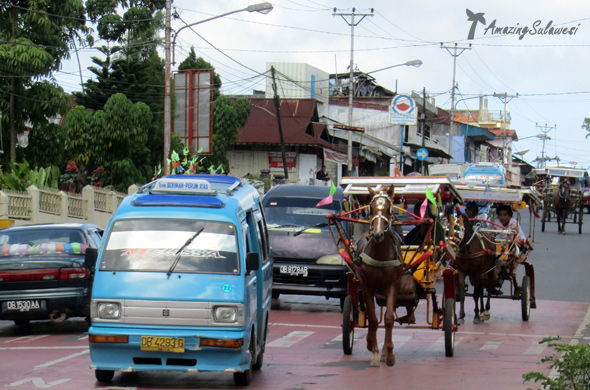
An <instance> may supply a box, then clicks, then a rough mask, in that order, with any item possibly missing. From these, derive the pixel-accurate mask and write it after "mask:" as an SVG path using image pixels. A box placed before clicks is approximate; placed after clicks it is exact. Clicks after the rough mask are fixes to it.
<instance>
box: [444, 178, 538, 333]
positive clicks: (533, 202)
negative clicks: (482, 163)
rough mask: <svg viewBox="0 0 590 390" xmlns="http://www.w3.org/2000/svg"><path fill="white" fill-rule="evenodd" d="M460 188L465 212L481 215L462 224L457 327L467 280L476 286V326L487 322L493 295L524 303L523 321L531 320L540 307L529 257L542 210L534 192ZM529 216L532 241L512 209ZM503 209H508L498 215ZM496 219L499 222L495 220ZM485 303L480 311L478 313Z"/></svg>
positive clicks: (475, 187) (462, 316)
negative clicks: (521, 269)
mask: <svg viewBox="0 0 590 390" xmlns="http://www.w3.org/2000/svg"><path fill="white" fill-rule="evenodd" d="M457 189H458V191H459V193H460V194H461V196H462V197H463V199H464V200H465V201H466V202H467V203H466V204H467V207H468V208H471V207H477V208H478V209H479V210H480V212H481V210H485V213H483V214H479V215H477V216H476V217H471V218H468V219H463V218H462V220H461V224H462V225H463V228H464V236H463V241H462V242H461V244H460V245H459V247H458V248H457V255H456V259H455V262H454V263H453V264H452V265H453V267H454V268H456V269H457V271H458V279H457V280H458V286H457V289H458V293H459V298H458V299H459V302H460V310H459V322H462V319H463V318H464V316H465V313H464V297H465V291H466V289H465V278H466V277H467V276H469V279H470V281H471V284H472V285H473V286H474V292H473V297H474V300H475V319H474V322H476V323H478V322H480V321H481V320H486V319H488V318H489V309H490V297H491V295H492V292H495V295H494V296H495V297H497V298H508V299H513V300H520V301H521V314H522V319H523V321H528V320H529V318H530V309H531V308H536V302H535V275H534V268H533V266H532V264H530V263H529V262H527V256H528V252H530V251H531V250H532V242H533V241H534V225H535V217H537V218H538V217H539V216H538V214H537V211H538V209H539V208H540V205H541V199H540V198H539V196H538V195H537V193H536V191H534V190H531V189H529V188H523V187H514V186H512V187H489V186H474V185H461V184H458V185H457ZM526 208H528V210H529V212H530V220H529V229H528V236H525V234H524V232H523V231H519V230H521V226H520V214H518V213H517V215H516V218H513V210H518V209H526ZM500 210H504V211H502V212H500ZM496 217H498V218H496ZM518 265H522V266H523V267H524V271H525V275H524V277H523V278H522V283H521V284H520V285H519V284H518V281H517V275H516V269H517V266H518ZM505 281H509V283H510V291H509V293H507V294H504V293H503V292H502V291H500V290H499V289H500V288H501V287H502V286H503V284H504V283H505ZM484 289H486V290H487V292H488V295H487V302H486V305H485V307H484V303H483V298H484ZM479 303H481V310H479Z"/></svg>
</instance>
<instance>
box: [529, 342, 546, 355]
mask: <svg viewBox="0 0 590 390" xmlns="http://www.w3.org/2000/svg"><path fill="white" fill-rule="evenodd" d="M545 348H547V344H539V343H537V344H535V345H533V346H531V347H528V348H527V349H525V350H524V354H525V355H540V354H542V353H543V351H544V350H545Z"/></svg>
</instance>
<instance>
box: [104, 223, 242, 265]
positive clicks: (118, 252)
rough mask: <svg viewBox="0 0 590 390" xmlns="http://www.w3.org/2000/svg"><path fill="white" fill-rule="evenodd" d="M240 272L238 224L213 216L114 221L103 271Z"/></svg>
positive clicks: (108, 238)
mask: <svg viewBox="0 0 590 390" xmlns="http://www.w3.org/2000/svg"><path fill="white" fill-rule="evenodd" d="M172 264H176V265H175V266H174V270H175V272H186V273H221V274H239V270H240V265H239V257H238V239H237V234H236V227H235V226H234V225H232V224H230V223H225V222H215V221H210V220H176V219H147V218H146V219H135V220H122V221H117V222H115V223H114V224H113V228H112V229H111V231H110V233H109V235H108V237H107V238H106V244H105V246H104V251H103V254H102V256H101V261H100V270H101V271H147V272H168V271H169V270H170V268H171V266H172Z"/></svg>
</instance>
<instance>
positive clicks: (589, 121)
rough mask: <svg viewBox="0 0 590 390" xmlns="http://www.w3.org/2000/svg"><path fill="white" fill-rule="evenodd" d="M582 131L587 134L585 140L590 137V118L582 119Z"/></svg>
mask: <svg viewBox="0 0 590 390" xmlns="http://www.w3.org/2000/svg"><path fill="white" fill-rule="evenodd" d="M582 129H584V130H586V132H587V133H588V134H586V138H589V137H590V118H584V123H582Z"/></svg>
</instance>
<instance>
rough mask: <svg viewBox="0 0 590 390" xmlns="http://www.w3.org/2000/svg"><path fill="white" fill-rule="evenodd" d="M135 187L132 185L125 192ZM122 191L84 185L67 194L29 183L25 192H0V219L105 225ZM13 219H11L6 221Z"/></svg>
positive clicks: (23, 223) (131, 190)
mask: <svg viewBox="0 0 590 390" xmlns="http://www.w3.org/2000/svg"><path fill="white" fill-rule="evenodd" d="M137 190H138V187H137V186H135V185H132V186H131V187H129V189H128V194H132V193H134V192H136V191H137ZM125 196H126V195H125V194H123V193H118V192H114V191H106V190H103V189H101V188H95V187H92V186H86V187H84V189H82V194H69V193H66V192H63V191H58V190H54V189H49V188H43V189H39V188H37V187H35V186H30V187H29V188H27V191H25V192H20V191H9V190H5V191H0V220H4V222H5V224H6V223H7V222H8V225H10V223H12V224H14V225H30V224H36V223H55V222H81V223H93V224H95V225H98V226H100V227H102V228H106V226H107V223H108V222H109V220H110V219H111V217H112V216H113V215H114V214H115V211H116V210H117V208H118V207H119V204H121V201H122V200H123V198H125ZM10 221H14V222H10Z"/></svg>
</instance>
